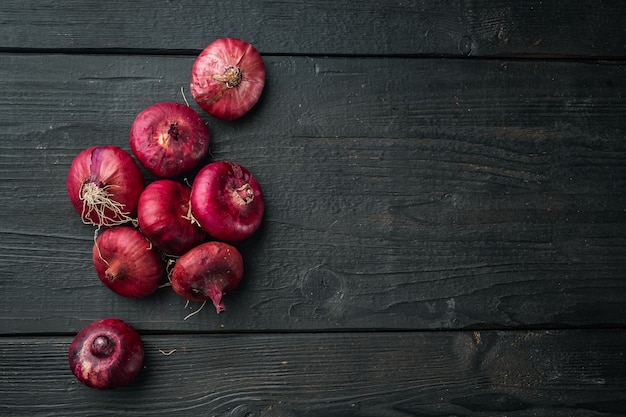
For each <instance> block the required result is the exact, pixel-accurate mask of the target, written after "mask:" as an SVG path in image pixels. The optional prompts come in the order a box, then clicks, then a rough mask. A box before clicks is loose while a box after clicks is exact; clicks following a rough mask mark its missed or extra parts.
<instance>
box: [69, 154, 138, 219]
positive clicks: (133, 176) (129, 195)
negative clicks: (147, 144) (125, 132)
mask: <svg viewBox="0 0 626 417" xmlns="http://www.w3.org/2000/svg"><path fill="white" fill-rule="evenodd" d="M143 189H144V179H143V175H142V173H141V170H140V169H139V166H138V165H137V163H136V162H135V160H134V159H133V157H132V156H131V155H130V154H129V153H128V152H126V151H125V150H123V149H122V148H120V147H118V146H113V145H99V146H92V147H90V148H87V149H85V150H83V151H81V152H80V153H79V154H78V155H76V157H75V158H74V159H73V161H72V163H71V165H70V170H69V173H68V177H67V193H68V195H69V198H70V201H71V202H72V205H73V206H74V208H75V209H76V211H77V212H78V213H79V214H80V215H81V218H82V219H83V222H84V223H86V224H92V225H94V226H98V227H100V226H115V225H119V224H122V223H126V222H128V221H131V220H133V219H134V218H136V216H137V204H138V202H139V196H140V195H141V192H142V191H143Z"/></svg>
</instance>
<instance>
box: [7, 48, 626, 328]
mask: <svg viewBox="0 0 626 417" xmlns="http://www.w3.org/2000/svg"><path fill="white" fill-rule="evenodd" d="M192 62H193V58H190V57H180V56H126V55H96V56H94V55H61V54H59V55H48V54H43V55H40V54H2V55H0V125H2V126H3V128H2V130H1V131H0V149H1V153H0V225H1V228H0V259H1V262H0V305H1V306H2V307H0V309H1V310H0V311H1V312H2V314H0V333H2V334H16V333H39V332H46V331H50V332H68V331H76V330H78V329H79V328H80V327H82V326H83V325H84V324H86V323H87V322H88V321H91V320H94V319H96V318H100V317H102V316H103V315H105V316H106V315H117V316H120V317H121V318H124V319H128V320H131V321H133V322H136V323H138V324H139V325H140V327H141V328H142V329H145V330H152V331H205V330H215V331H240V330H255V331H261V330H268V329H269V330H304V329H310V330H320V329H355V328H358V329H365V328H385V329H456V328H463V327H490V326H495V327H498V328H500V327H520V326H522V327H526V326H530V327H538V326H546V327H562V326H585V327H587V326H623V325H624V324H625V321H624V316H623V314H621V312H623V311H624V304H625V301H624V300H625V299H626V297H625V296H626V285H625V283H624V280H623V273H624V272H623V271H624V270H626V250H625V249H626V248H625V247H626V211H625V209H626V195H625V194H624V192H623V190H624V188H625V186H626V144H625V143H624V140H623V138H624V133H625V131H626V123H625V121H626V119H624V117H623V115H624V113H625V107H624V100H623V97H624V93H625V92H626V76H625V75H626V70H625V69H624V67H623V66H622V65H620V64H607V63H605V64H588V63H580V64H577V63H574V62H546V61H535V60H533V61H518V60H515V61H502V60H494V61H491V60H470V61H468V60H441V59H408V58H397V59H387V58H308V57H268V58H267V59H266V62H267V67H268V84H267V88H266V91H265V92H264V95H263V97H262V100H261V102H260V103H259V104H258V106H257V107H256V108H255V109H254V110H253V111H252V113H251V114H249V115H248V116H247V117H246V118H244V119H242V120H241V121H240V122H238V123H234V124H233V123H225V122H217V121H216V120H214V119H211V118H209V117H208V116H206V115H204V116H205V120H206V121H207V123H208V125H209V129H210V131H211V133H212V138H213V144H212V156H213V158H214V159H232V160H235V161H237V162H239V163H241V164H243V165H245V166H247V167H248V168H250V169H251V171H252V172H253V173H254V174H255V176H257V178H259V181H260V183H261V185H262V187H263V190H264V192H265V194H266V200H267V212H266V217H265V221H264V224H263V227H262V229H261V230H260V232H259V234H258V235H257V236H255V238H253V239H252V240H251V241H248V242H245V243H242V244H241V245H240V247H241V249H242V251H243V253H244V256H245V259H246V268H247V271H246V277H245V279H244V282H243V284H242V286H241V288H240V289H239V290H237V291H236V292H235V293H233V294H230V295H228V296H227V298H226V306H227V309H228V311H227V312H226V314H222V315H220V316H216V315H215V314H214V311H212V310H210V309H207V310H205V311H203V312H202V313H201V314H200V315H198V316H195V317H194V318H193V319H190V320H187V321H183V320H182V318H183V317H184V316H185V315H186V314H187V313H188V312H189V311H190V310H189V309H190V308H191V309H195V308H197V306H191V307H189V308H187V309H185V308H184V302H183V301H182V300H181V299H179V298H178V297H177V296H175V295H174V294H173V293H172V292H171V291H169V290H168V289H164V290H163V291H160V292H159V293H158V294H156V295H155V296H153V297H150V298H149V299H146V300H128V299H124V298H121V297H118V296H115V295H114V294H112V293H110V292H108V290H107V289H106V288H104V287H103V286H102V285H101V283H100V282H99V281H98V280H97V278H96V277H95V275H94V272H93V267H92V265H91V260H90V253H91V245H92V239H93V230H92V229H91V228H89V227H87V226H84V225H83V224H82V223H81V222H80V219H79V218H78V215H77V214H76V213H75V212H74V211H73V209H72V207H71V206H70V204H69V200H68V197H67V195H66V192H65V179H66V175H67V170H68V167H69V164H70V162H71V160H72V158H73V157H74V156H75V155H76V154H77V153H78V152H79V151H80V150H82V149H84V148H86V147H88V146H92V145H95V144H100V143H113V144H116V145H119V146H122V147H124V148H126V149H128V148H129V147H128V131H129V128H130V125H131V124H132V121H133V119H134V117H135V115H136V114H137V113H138V112H139V111H141V110H142V109H143V108H144V107H146V106H147V105H149V104H153V103H154V102H157V101H164V100H176V101H182V97H181V95H180V89H181V86H186V85H187V83H188V76H189V70H190V67H191V64H192ZM196 109H197V108H196ZM148 178H149V177H148Z"/></svg>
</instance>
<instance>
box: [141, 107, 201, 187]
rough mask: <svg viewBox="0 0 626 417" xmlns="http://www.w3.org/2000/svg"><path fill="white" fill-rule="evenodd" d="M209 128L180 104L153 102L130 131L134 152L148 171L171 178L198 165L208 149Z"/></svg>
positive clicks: (196, 115) (197, 115)
mask: <svg viewBox="0 0 626 417" xmlns="http://www.w3.org/2000/svg"><path fill="white" fill-rule="evenodd" d="M209 141H210V138H209V130H208V129H207V127H206V125H205V124H204V121H203V120H202V118H201V117H200V115H199V114H198V113H196V112H195V111H194V110H193V109H191V108H190V107H187V106H185V105H183V104H180V103H174V102H164V103H157V104H153V105H152V106H149V107H147V108H145V109H144V110H143V111H141V112H140V113H139V114H138V115H137V117H136V118H135V121H134V122H133V125H132V127H131V130H130V146H131V148H132V150H133V153H134V154H135V156H136V157H137V159H138V160H139V162H141V164H142V165H143V166H145V167H146V168H147V169H148V170H149V171H150V172H152V173H153V174H156V175H158V176H160V177H174V176H177V175H181V174H184V173H187V172H188V171H190V170H191V169H193V168H195V167H196V166H198V164H199V163H200V162H201V161H202V159H203V158H204V157H205V155H206V154H207V152H208V150H209Z"/></svg>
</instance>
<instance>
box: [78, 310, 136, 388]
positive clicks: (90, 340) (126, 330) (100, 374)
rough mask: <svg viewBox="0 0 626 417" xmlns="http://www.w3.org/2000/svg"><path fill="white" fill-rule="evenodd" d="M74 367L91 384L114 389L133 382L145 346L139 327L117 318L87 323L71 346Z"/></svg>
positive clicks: (82, 378)
mask: <svg viewBox="0 0 626 417" xmlns="http://www.w3.org/2000/svg"><path fill="white" fill-rule="evenodd" d="M68 356H69V364H70V369H71V370H72V372H73V373H74V375H75V376H76V378H77V379H78V380H79V381H80V382H82V383H83V384H85V385H87V386H88V387H91V388H97V389H111V388H117V387H121V386H123V385H126V384H128V383H129V382H131V381H132V380H133V379H134V378H135V377H136V376H137V374H139V371H140V370H141V366H142V365H143V358H144V347H143V342H142V340H141V337H140V336H139V334H138V333H137V331H136V330H135V329H134V328H133V327H132V326H131V325H130V324H128V323H126V322H124V321H122V320H120V319H115V318H107V319H103V320H98V321H94V322H92V323H90V324H88V325H87V326H85V327H84V328H83V329H82V330H81V331H80V332H78V334H77V335H76V337H75V338H74V340H73V341H72V344H71V345H70V348H69V355H68Z"/></svg>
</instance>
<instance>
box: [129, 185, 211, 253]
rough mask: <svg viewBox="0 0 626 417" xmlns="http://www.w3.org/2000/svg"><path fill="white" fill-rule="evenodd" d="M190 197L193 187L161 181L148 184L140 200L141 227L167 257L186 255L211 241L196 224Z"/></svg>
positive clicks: (138, 218)
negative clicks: (192, 214)
mask: <svg viewBox="0 0 626 417" xmlns="http://www.w3.org/2000/svg"><path fill="white" fill-rule="evenodd" d="M190 196H191V188H190V187H188V186H187V185H185V184H182V183H180V182H177V181H174V180H170V179H160V180H156V181H154V182H152V183H150V184H148V186H147V187H146V189H145V190H144V191H143V193H141V197H139V206H138V208H137V221H138V223H139V228H140V229H141V231H142V232H143V233H144V234H145V235H146V237H147V238H148V239H149V240H150V241H151V242H152V243H154V245H155V246H156V247H158V248H159V249H160V250H161V251H162V252H163V253H165V254H166V255H171V256H180V255H183V254H184V253H185V252H187V251H188V250H190V249H192V248H193V247H195V246H197V245H199V244H201V243H203V242H205V241H206V240H207V238H208V235H207V233H206V232H205V231H204V230H203V229H202V228H200V226H198V225H197V224H196V223H194V222H192V218H191V217H190V211H189V204H190V202H189V199H190Z"/></svg>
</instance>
